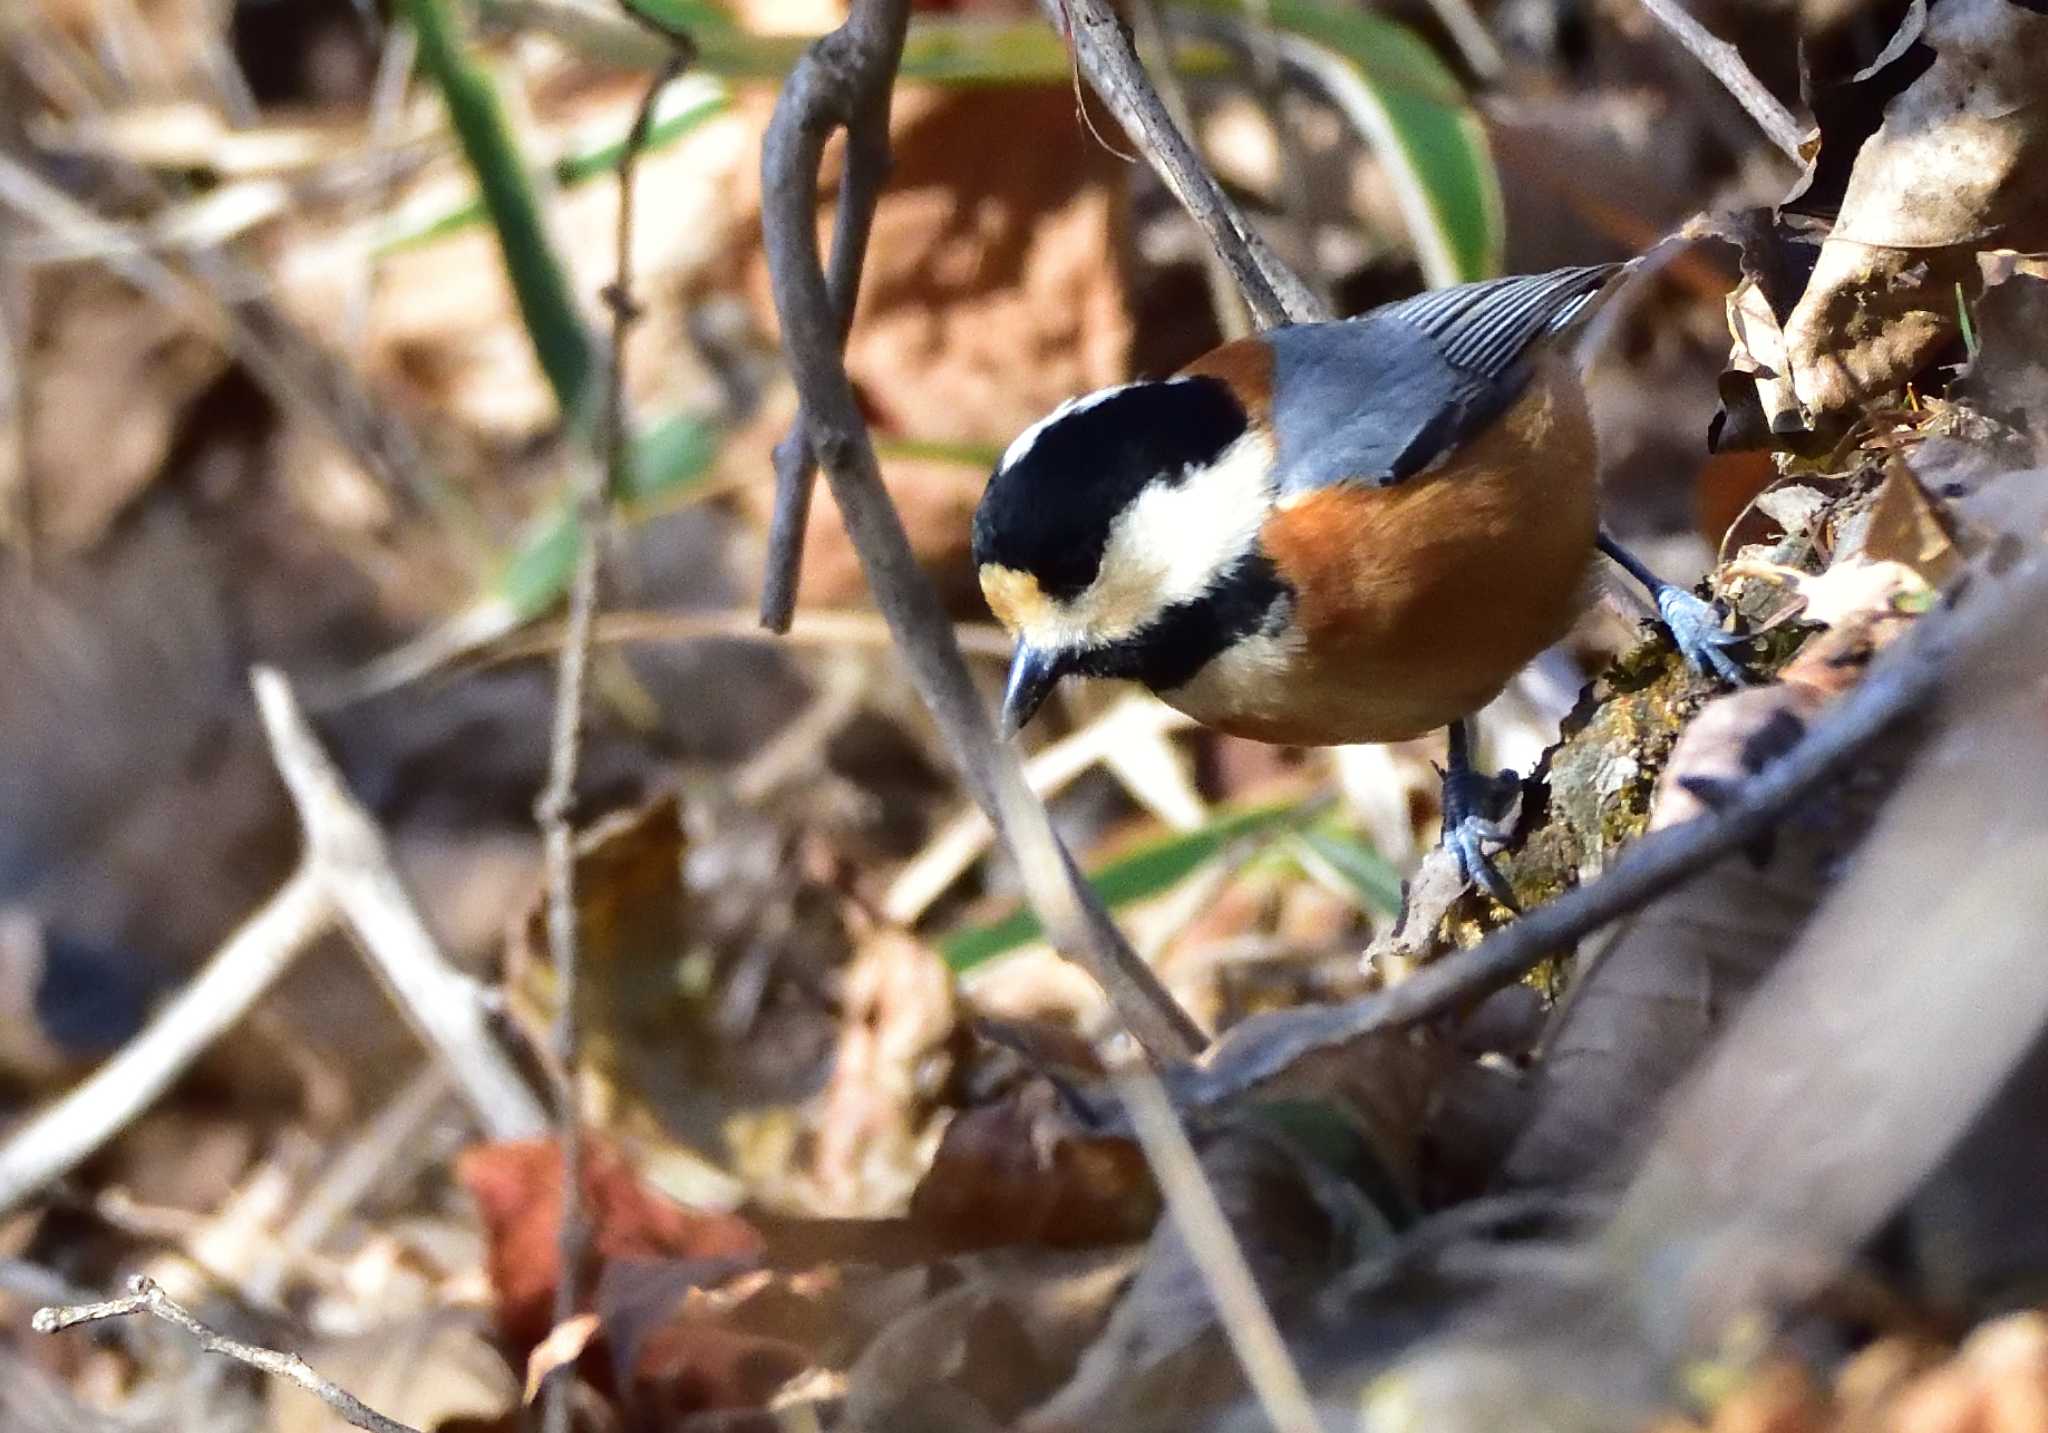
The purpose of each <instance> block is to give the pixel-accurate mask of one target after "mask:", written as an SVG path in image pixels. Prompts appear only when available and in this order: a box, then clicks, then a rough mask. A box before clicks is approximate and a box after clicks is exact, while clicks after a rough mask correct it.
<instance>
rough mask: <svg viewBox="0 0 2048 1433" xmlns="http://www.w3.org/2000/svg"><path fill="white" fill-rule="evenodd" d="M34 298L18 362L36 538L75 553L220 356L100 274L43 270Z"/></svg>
mask: <svg viewBox="0 0 2048 1433" xmlns="http://www.w3.org/2000/svg"><path fill="white" fill-rule="evenodd" d="M38 299H39V302H38V304H37V306H36V307H37V309H38V312H37V314H36V329H37V333H38V339H37V341H36V342H35V344H34V346H33V347H32V348H31V349H30V351H29V352H28V354H27V355H26V356H25V362H24V363H23V366H22V369H23V373H24V374H25V375H26V379H27V393H26V403H25V405H24V406H25V410H26V411H25V413H24V422H25V425H26V432H27V463H28V481H29V484H30V488H31V492H32V494H33V499H34V501H33V507H34V513H35V524H36V537H37V541H38V542H39V543H40V544H42V546H43V550H44V551H45V552H77V551H80V550H82V549H85V548H88V547H90V546H92V544H93V543H94V542H96V541H97V540H98V539H99V537H100V535H101V534H102V533H103V532H105V531H106V528H107V525H108V524H109V523H111V522H112V521H113V520H114V519H115V518H116V517H117V516H119V515H120V514H121V512H122V511H124V510H125V509H126V508H127V506H128V505H129V504H130V503H131V502H133V501H134V500H135V499H136V498H137V497H138V496H139V495H140V494H141V493H142V492H143V491H144V490H145V489H146V488H147V487H148V486H149V484H150V483H151V482H152V481H153V480H154V479H155V478H156V477H157V475H158V474H159V473H160V472H161V471H162V470H163V466H164V460H165V458H166V457H167V456H169V454H170V451H171V445H172V442H173V441H174V440H175V438H176V436H177V433H178V427H179V424H180V423H181V422H182V421H183V419H184V417H185V414H186V412H187V410H188V409H189V408H190V406H191V404H192V403H193V401H194V400H195V399H197V398H198V397H199V395H200V394H201V393H203V392H204V391H205V390H206V388H207V387H208V385H210V384H212V383H213V382H214V381H215V380H216V379H217V378H219V377H220V375H221V374H222V373H223V372H224V371H225V370H226V368H227V358H226V355H225V354H223V353H222V352H221V351H220V349H219V348H218V347H217V346H216V345H215V344H214V343H212V342H211V341H210V340H208V339H207V338H205V337H203V336H201V335H199V334H196V333H194V332H193V331H192V329H191V327H190V325H189V324H188V323H187V322H186V321H185V319H184V318H183V317H181V316H179V315H176V314H172V313H167V312H165V311H164V310H163V309H161V308H159V307H157V305H156V304H154V303H152V302H151V301H149V300H148V299H146V298H142V297H139V296H138V295H137V294H136V293H135V291H134V290H133V289H131V288H129V287H128V286H127V285H126V284H123V283H121V282H120V281H118V280H116V279H114V278H113V277H111V276H110V275H106V274H101V273H96V272H92V271H82V272H79V273H76V274H73V273H69V272H67V273H64V274H61V275H58V276H54V277H51V278H48V279H46V280H44V282H43V283H42V284H41V285H39V292H38Z"/></svg>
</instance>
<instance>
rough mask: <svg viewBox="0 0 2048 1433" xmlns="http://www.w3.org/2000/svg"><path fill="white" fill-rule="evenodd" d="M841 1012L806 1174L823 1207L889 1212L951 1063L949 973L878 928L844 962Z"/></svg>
mask: <svg viewBox="0 0 2048 1433" xmlns="http://www.w3.org/2000/svg"><path fill="white" fill-rule="evenodd" d="M840 1010H841V1028H840V1036H839V1046H838V1050H837V1052H836V1054H835V1055H834V1058H833V1062H832V1075H831V1078H830V1081H829V1082H828V1084H827V1085H826V1088H825V1093H824V1097H823V1099H822V1101H821V1102H820V1104H819V1106H818V1111H817V1117H816V1124H817V1136H816V1142H817V1152H816V1156H815V1158H814V1159H813V1161H812V1166H811V1167H812V1170H813V1171H814V1175H813V1181H812V1182H814V1183H815V1186H816V1192H817V1194H818V1196H819V1200H820V1212H831V1213H836V1214H843V1215H853V1216H858V1215H878V1214H884V1213H894V1212H896V1211H897V1210H900V1209H901V1208H902V1207H903V1204H904V1202H905V1200H906V1199H907V1198H908V1197H909V1196H910V1193H911V1191H912V1188H913V1187H914V1185H915V1182H916V1180H917V1177H918V1173H919V1171H921V1170H922V1169H923V1168H924V1167H925V1166H926V1164H927V1163H929V1160H930V1153H931V1150H932V1148H933V1147H934V1145H935V1138H934V1135H935V1133H936V1131H935V1128H934V1126H933V1122H932V1121H933V1116H934V1103H935V1101H936V1099H937V1096H938V1095H939V1093H940V1087H941V1086H942V1084H943V1083H944V1081H945V1079H946V1076H947V1074H948V1072H949V1071H950V1070H951V1069H952V1060H951V1058H950V1056H949V1055H948V1053H947V1051H946V1043H947V1041H948V1039H949V1038H950V1037H951V1035H952V1033H953V1022H954V1008H953V978H952V973H951V972H950V971H949V970H947V968H946V963H945V962H944V961H943V960H941V959H940V958H939V956H938V953H937V952H935V951H933V950H932V949H931V948H930V947H929V946H926V945H925V944H924V943H923V942H921V941H919V940H917V939H915V938H913V937H911V936H909V935H907V934H904V933H902V932H898V931H882V932H879V933H877V934H876V935H875V936H874V937H873V938H872V939H870V940H869V941H868V942H867V943H866V944H865V945H864V946H862V948H861V949H860V951H859V952H858V953H857V954H856V955H855V956H854V959H853V963H852V964H851V965H850V966H849V967H847V971H846V985H845V989H844V991H843V992H842V994H841V996H840Z"/></svg>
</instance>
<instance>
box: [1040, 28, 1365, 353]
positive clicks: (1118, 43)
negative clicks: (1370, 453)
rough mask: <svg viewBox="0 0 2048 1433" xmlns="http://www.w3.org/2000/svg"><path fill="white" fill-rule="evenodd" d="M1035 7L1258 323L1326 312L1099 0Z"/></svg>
mask: <svg viewBox="0 0 2048 1433" xmlns="http://www.w3.org/2000/svg"><path fill="white" fill-rule="evenodd" d="M1039 9H1041V10H1043V11H1044V12H1045V15H1046V18H1047V19H1049V20H1051V21H1052V23H1053V26H1054V28H1056V29H1057V30H1059V31H1060V32H1061V33H1062V34H1064V35H1066V36H1068V38H1069V40H1070V42H1071V43H1072V45H1073V47H1074V55H1075V58H1076V59H1078V60H1079V61H1080V64H1081V70H1082V73H1084V74H1085V75H1087V77H1088V83H1089V84H1090V85H1091V86H1093V87H1094V89H1095V92H1096V93H1097V94H1098V95H1100V96H1102V100H1103V103H1105V104H1107V105H1108V106H1109V108H1110V112H1111V113H1112V114H1114V115H1115V116H1116V118H1117V122H1118V123H1119V124H1121V125H1122V126H1123V127H1124V132H1125V133H1127V134H1128V135H1130V137H1131V139H1132V141H1133V142H1134V143H1136V144H1137V145H1138V147H1139V148H1140V149H1142V150H1143V151H1144V152H1145V157H1146V158H1147V159H1149V160H1150V161H1151V162H1152V167H1153V168H1154V169H1156V170H1157V171H1158V172H1159V177H1160V178H1161V179H1162V180H1164V181H1165V183H1166V187H1167V188H1168V189H1170V190H1172V191H1173V196H1174V198H1176V199H1178V200H1179V201H1180V203H1181V206H1182V207H1183V208H1185V209H1186V210H1187V211H1188V214H1189V216H1190V217H1191V218H1193V219H1194V221H1195V222H1196V223H1197V224H1199V225H1201V227H1202V230H1203V232H1204V233H1206V234H1207V235H1208V236H1209V242H1210V243H1211V244H1212V245H1213V246H1214V247H1215V249H1216V252H1217V253H1218V254H1219V255H1221V256H1222V258H1223V262H1224V264H1225V265H1226V266H1227V267H1228V268H1229V270H1230V274H1231V277H1232V278H1233V279H1235V280H1236V281H1237V286H1238V288H1239V289H1241V290H1243V292H1244V297H1245V302H1246V303H1247V304H1248V305H1249V306H1250V307H1251V311H1252V317H1253V318H1254V319H1255V320H1257V322H1258V324H1259V326H1260V327H1261V328H1271V327H1272V326H1273V325H1275V324H1281V323H1310V322H1316V321H1319V320H1322V319H1327V318H1329V317H1330V316H1331V314H1330V309H1329V306H1328V305H1327V304H1325V303H1324V302H1323V301H1322V300H1321V299H1319V298H1317V297H1316V295H1315V292H1314V290H1312V289H1310V288H1309V286H1308V285H1307V284H1305V283H1303V282H1302V281H1301V277H1300V276H1299V275H1298V274H1296V273H1295V272H1294V271H1293V270H1292V269H1290V268H1288V267H1287V265H1286V264H1285V263H1284V262H1282V261H1281V259H1280V256H1279V255H1278V254H1275V253H1274V252H1273V250H1272V248H1271V246H1269V245H1268V244H1267V243H1266V241H1265V240H1264V239H1263V238H1261V237H1260V235H1259V233H1258V231H1257V230H1256V229H1254V228H1252V226H1251V225H1250V223H1248V222H1247V221H1246V219H1245V217H1244V215H1243V214H1242V213H1240V212H1239V210H1238V208H1237V206H1236V205H1235V204H1233V203H1232V202H1231V201H1230V199H1229V197H1228V196H1227V195H1225V194H1224V192H1223V190H1222V189H1221V188H1220V187H1219V186H1218V185H1217V183H1216V180H1215V177H1214V176H1213V175H1211V174H1210V173H1209V171H1208V168H1207V167H1206V166H1204V165H1203V163H1202V161H1201V159H1200V158H1199V157H1198V156H1197V155H1196V154H1195V151H1194V149H1193V147H1192V146H1190V145H1189V143H1188V141H1187V138H1186V136H1184V135H1183V134H1182V133H1181V132H1180V129H1179V127H1178V126H1176V125H1175V124H1174V122H1173V117H1172V116H1171V115H1169V114H1168V113H1167V111H1166V106H1165V104H1164V103H1163V102H1162V101H1161V100H1160V98H1159V94H1158V91H1156V90H1155V89H1153V87H1152V81H1151V80H1150V79H1149V78H1148V77H1147V76H1146V74H1145V67H1144V66H1143V65H1141V64H1139V63H1138V56H1137V54H1136V52H1135V51H1133V50H1132V48H1131V40H1130V36H1129V35H1127V34H1126V33H1125V32H1124V27H1123V21H1122V20H1120V19H1118V18H1117V14H1116V12H1115V11H1114V10H1112V9H1111V8H1110V7H1109V5H1108V4H1107V3H1106V0H1039Z"/></svg>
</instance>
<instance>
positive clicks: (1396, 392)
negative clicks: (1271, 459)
mask: <svg viewBox="0 0 2048 1433" xmlns="http://www.w3.org/2000/svg"><path fill="white" fill-rule="evenodd" d="M1623 267H1625V266H1624V265H1621V264H1590V265H1585V266H1583V267H1579V268H1571V269H1555V270H1552V271H1551V272H1549V273H1544V274H1519V275H1516V276H1514V277H1511V278H1505V279H1487V280H1484V281H1482V282H1480V283H1476V284H1460V285H1458V286H1457V287H1455V288H1449V289H1437V290H1435V291H1433V292H1431V293H1426V294H1418V295H1416V296H1415V297H1414V298H1412V299H1403V300H1401V301H1400V302H1399V303H1393V304H1388V305H1386V306H1384V307H1382V308H1377V309H1374V310H1373V311H1372V312H1370V313H1368V314H1365V315H1363V316H1361V317H1359V318H1356V319H1350V320H1347V321H1344V322H1341V323H1327V324H1307V325H1303V326H1300V327H1297V328H1283V329H1276V330H1274V331H1273V332H1272V333H1270V334H1268V335H1267V338H1268V340H1269V341H1270V342H1271V343H1272V345H1273V353H1274V374H1273V381H1274V393H1275V398H1274V414H1273V418H1274V425H1275V428H1276V430H1277V431H1278V433H1279V435H1280V437H1279V442H1280V451H1279V454H1278V465H1279V470H1280V485H1281V488H1282V491H1283V492H1291V491H1300V490H1303V489H1308V488H1317V487H1323V486H1326V485H1328V484H1330V483H1334V482H1345V481H1349V482H1367V483H1374V484H1378V485H1386V484H1389V483H1398V482H1400V481H1402V480H1403V479H1406V478H1410V477H1413V476H1415V475H1416V474H1417V473H1421V472H1424V471H1426V470H1427V469H1428V468H1429V467H1430V466H1431V465H1432V464H1434V463H1435V462H1436V461H1437V460H1438V459H1439V458H1441V457H1442V456H1444V455H1445V454H1446V453H1448V452H1450V451H1451V450H1453V449H1454V448H1456V447H1457V445H1458V444H1459V443H1460V442H1461V441H1462V440H1463V439H1465V438H1467V437H1470V436H1471V435H1473V434H1475V433H1477V432H1479V431H1480V430H1482V429H1483V428H1485V427H1486V425H1487V424H1488V423H1490V422H1492V421H1493V419H1495V418H1496V417H1498V416H1499V415H1500V413H1501V412H1502V411H1503V410H1504V409H1506V408H1507V407H1508V406H1509V405H1510V404H1512V403H1513V402H1514V401H1515V399H1516V398H1518V397H1520V396H1521V392H1522V389H1523V387H1524V386H1525V385H1526V384H1527V383H1528V378H1529V367H1528V363H1527V360H1528V358H1529V356H1530V352H1531V350H1532V349H1533V348H1534V347H1535V346H1536V345H1537V344H1538V343H1539V342H1540V341H1541V340H1543V339H1545V338H1548V337H1550V336H1552V335H1554V334H1558V333H1562V332H1563V331H1565V330H1566V329H1569V328H1570V327H1571V326H1572V325H1573V324H1574V323H1576V322H1578V321H1579V320H1580V319H1582V318H1584V317H1585V316H1586V314H1587V312H1588V311H1589V307H1590V305H1591V304H1592V302H1593V300H1594V299H1595V298H1596V297H1598V296H1599V294H1600V293H1601V291H1602V290H1603V289H1605V288H1606V287H1607V285H1608V283H1609V281H1610V280H1611V279H1612V278H1613V277H1614V275H1615V274H1616V273H1617V272H1619V271H1620V270H1621V269H1622V268H1623Z"/></svg>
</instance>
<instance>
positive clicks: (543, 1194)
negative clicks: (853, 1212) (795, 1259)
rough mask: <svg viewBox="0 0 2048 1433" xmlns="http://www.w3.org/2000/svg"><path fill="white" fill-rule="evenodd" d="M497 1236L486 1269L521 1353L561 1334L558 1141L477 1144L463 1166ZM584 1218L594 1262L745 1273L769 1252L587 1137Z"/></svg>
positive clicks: (504, 1326) (730, 1222)
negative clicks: (686, 1265) (705, 1265)
mask: <svg viewBox="0 0 2048 1433" xmlns="http://www.w3.org/2000/svg"><path fill="white" fill-rule="evenodd" d="M456 1177H457V1178H458V1179H459V1180H460V1181H461V1183H462V1185H463V1187H464V1188H465V1189H467V1190H468V1191H469V1194H470V1197H471V1198H472V1199H474V1200H475V1201H476V1203H477V1209H478V1212H479V1213H480V1214H481V1215H482V1217H483V1222H484V1228H485V1232H486V1234H487V1235H488V1237H489V1249H488V1252H487V1255H486V1264H487V1267H488V1269H489V1272H490V1279H491V1291H492V1294H493V1296H494V1298H495V1300H496V1304H497V1317H498V1327H499V1329H500V1330H501V1331H502V1332H503V1333H504V1335H505V1337H506V1339H507V1340H508V1341H509V1342H510V1343H511V1344H512V1345H513V1346H514V1347H515V1348H517V1349H519V1350H521V1351H522V1353H523V1352H524V1351H525V1350H527V1349H530V1348H532V1347H534V1346H535V1345H536V1344H538V1343H539V1342H540V1341H541V1340H542V1339H544V1338H546V1337H547V1335H548V1333H549V1332H550V1330H551V1329H552V1328H553V1327H554V1297H555V1285H556V1283H557V1282H558V1280H559V1279H560V1277H561V1272H560V1271H561V1262H560V1248H559V1239H560V1234H561V1224H562V1156H561V1151H560V1149H559V1147H558V1146H557V1145H556V1143H555V1141H554V1140H553V1139H534V1140H513V1141H507V1142H503V1143H499V1144H485V1145H477V1146H474V1147H472V1148H471V1149H468V1150H466V1151H464V1152H463V1154H462V1156H461V1158H460V1159H459V1160H458V1161H457V1162H456ZM583 1216H584V1219H585V1220H586V1221H587V1222H588V1224H589V1228H590V1239H589V1246H588V1247H589V1249H590V1254H591V1258H592V1261H593V1263H594V1264H595V1265H598V1266H602V1265H603V1264H604V1263H605V1262H607V1261H610V1260H614V1259H632V1258H639V1259H677V1260H699V1261H718V1262H720V1263H723V1264H726V1265H728V1266H730V1268H731V1269H734V1270H736V1269H739V1268H742V1267H745V1266H747V1265H749V1264H751V1263H753V1262H754V1261H755V1260H756V1259H757V1258H758V1257H759V1256H760V1254H761V1251H762V1240H761V1236H760V1234H759V1233H757V1232H756V1231H755V1229H754V1227H753V1226H752V1225H751V1224H749V1223H748V1222H747V1221H746V1220H744V1219H742V1218H740V1217H738V1216H737V1215H732V1214H723V1213H719V1212H716V1211H712V1210H700V1209H689V1208H685V1207H684V1206H683V1205H680V1204H677V1203H675V1202H673V1201H672V1200H669V1199H666V1198H664V1197H662V1196H661V1195H660V1194H657V1193H656V1192H655V1191H654V1190H652V1189H651V1188H649V1187H648V1186H647V1185H646V1184H644V1183H643V1182H642V1181H641V1180H640V1178H639V1177H638V1176H637V1175H636V1174H635V1173H634V1172H633V1169H632V1166H631V1165H630V1164H628V1163H627V1161H626V1158H625V1156H624V1155H623V1154H621V1153H620V1152H619V1151H618V1150H617V1149H615V1148H613V1147H612V1146H611V1145H609V1144H608V1143H606V1142H605V1141H604V1140H603V1139H602V1138H601V1137H599V1136H597V1135H595V1134H594V1132H589V1131H586V1132H585V1135H584V1149H583Z"/></svg>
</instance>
